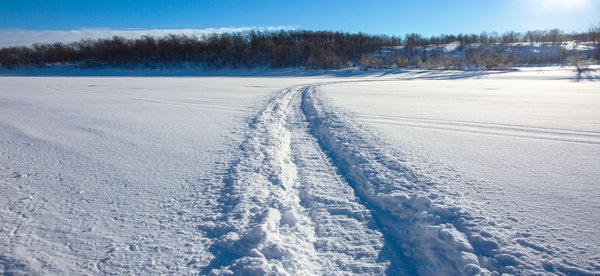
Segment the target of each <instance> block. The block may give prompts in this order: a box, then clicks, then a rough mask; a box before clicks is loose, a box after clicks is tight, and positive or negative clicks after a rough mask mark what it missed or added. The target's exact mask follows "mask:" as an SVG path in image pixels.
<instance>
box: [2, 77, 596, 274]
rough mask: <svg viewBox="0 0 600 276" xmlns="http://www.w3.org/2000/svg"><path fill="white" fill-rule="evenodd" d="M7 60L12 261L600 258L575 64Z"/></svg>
mask: <svg viewBox="0 0 600 276" xmlns="http://www.w3.org/2000/svg"><path fill="white" fill-rule="evenodd" d="M61 70H62V71H61ZM134 72H135V71H134ZM1 73H3V74H22V75H28V74H30V75H38V76H39V75H60V74H65V75H79V76H80V77H57V76H54V77H10V76H5V77H0V193H1V194H2V197H0V222H1V224H0V248H3V249H2V250H1V251H0V273H4V274H75V275H80V274H213V275H229V274H241V275H265V274H272V275H285V274H290V275H315V274H318V275H322V274H327V275H340V274H361V275H364V274H367V275H380V274H388V275H415V274H421V275H477V274H483V275H486V274H491V275H493V274H500V273H513V274H535V273H542V274H550V273H554V274H568V275H594V274H598V273H600V260H599V257H598V256H600V254H599V253H600V252H599V251H600V243H599V240H598V238H596V235H595V233H594V230H595V228H597V227H598V226H599V225H600V220H599V218H600V216H599V215H598V214H599V212H598V211H600V210H598V209H599V205H598V202H597V198H598V195H599V194H598V193H599V190H598V189H597V187H596V186H597V182H598V179H600V177H599V176H600V174H599V173H598V170H597V169H596V168H597V167H599V166H598V165H600V160H599V159H600V154H599V153H600V152H599V151H600V150H599V145H600V126H599V123H598V122H600V120H599V119H600V114H599V112H600V111H599V110H600V109H599V108H598V107H599V105H600V100H599V99H600V97H599V94H598V92H599V91H598V89H597V85H596V84H595V83H593V82H589V81H587V80H586V81H582V82H574V81H573V78H574V73H573V72H572V71H569V70H566V69H562V68H545V69H543V70H541V71H540V70H539V68H528V69H522V70H519V71H517V72H494V73H489V72H488V73H484V72H481V71H463V72H456V71H455V72H452V71H448V72H436V71H387V70H380V71H374V72H357V71H330V72H319V73H318V74H316V73H315V72H313V71H306V72H301V71H293V72H291V71H275V72H256V71H247V72H241V71H235V72H233V71H232V72H220V73H219V74H223V75H228V76H226V77H211V76H203V77H106V76H107V75H109V76H110V75H120V74H122V73H123V72H121V71H118V70H116V71H115V70H99V71H95V70H90V71H85V70H84V71H77V70H69V69H60V70H59V71H56V70H55V69H52V70H50V71H47V70H39V71H36V70H31V71H20V72H9V73H7V72H1ZM138 73H139V74H140V75H144V76H149V75H154V74H156V73H159V72H156V71H147V72H146V71H144V72H138ZM136 74H137V73H136ZM169 74H172V75H188V76H189V75H194V74H197V72H192V71H189V72H188V71H185V70H184V71H177V70H174V71H172V72H170V73H169ZM81 75H91V76H85V77H83V76H81ZM97 76H105V77H97ZM594 78H595V77H594V76H590V79H592V80H594Z"/></svg>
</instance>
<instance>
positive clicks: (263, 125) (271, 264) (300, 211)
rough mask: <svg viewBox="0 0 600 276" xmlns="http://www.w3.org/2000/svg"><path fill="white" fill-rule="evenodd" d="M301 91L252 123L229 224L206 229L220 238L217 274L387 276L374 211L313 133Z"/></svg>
mask: <svg viewBox="0 0 600 276" xmlns="http://www.w3.org/2000/svg"><path fill="white" fill-rule="evenodd" d="M302 91H304V87H292V88H288V89H286V90H284V91H283V92H282V93H281V94H280V95H278V96H276V97H275V98H274V99H273V100H272V101H271V102H269V103H268V104H267V107H266V108H265V109H264V110H263V111H262V112H261V113H260V114H259V115H258V116H257V117H256V118H254V119H252V120H251V123H250V127H249V129H248V132H247V137H246V140H245V141H244V142H243V143H242V146H241V148H240V158H239V160H236V161H234V162H233V164H232V166H231V167H230V168H229V170H228V175H227V176H226V177H225V178H224V182H225V185H226V188H225V190H224V191H223V193H222V196H223V198H222V199H221V204H222V208H223V209H222V210H221V212H220V213H221V214H222V217H221V218H220V219H219V220H217V221H215V222H207V223H205V224H204V225H203V226H201V228H204V231H206V232H208V233H213V235H214V236H215V241H214V244H213V246H212V248H211V251H212V252H213V253H214V254H215V259H214V260H213V262H212V264H211V265H209V266H208V267H207V268H210V269H211V271H210V272H211V273H215V274H229V273H234V274H271V273H276V274H277V273H289V274H294V275H298V274H300V275H314V274H328V273H334V274H335V273H360V274H383V273H384V272H385V270H386V269H387V267H388V265H389V261H388V260H387V259H386V258H385V257H382V256H380V251H381V249H382V247H383V245H384V242H383V238H382V235H381V233H379V231H378V230H377V229H376V226H375V223H374V222H373V220H372V219H371V216H370V214H369V211H368V210H367V209H365V208H364V207H363V206H362V205H360V204H358V203H357V202H356V200H357V198H356V197H355V196H354V194H353V191H352V189H350V187H349V186H348V185H347V184H346V183H345V182H344V180H343V179H342V178H341V177H340V176H339V175H337V173H336V169H335V167H333V166H332V165H331V163H330V161H329V160H328V158H327V156H326V155H325V154H324V153H323V152H322V151H321V149H320V148H319V144H318V142H317V140H316V139H315V137H312V136H311V135H310V134H309V132H308V128H307V121H306V120H305V119H304V115H303V113H302V111H301V110H300V101H301V93H302ZM373 228H375V229H373ZM205 272H208V271H205Z"/></svg>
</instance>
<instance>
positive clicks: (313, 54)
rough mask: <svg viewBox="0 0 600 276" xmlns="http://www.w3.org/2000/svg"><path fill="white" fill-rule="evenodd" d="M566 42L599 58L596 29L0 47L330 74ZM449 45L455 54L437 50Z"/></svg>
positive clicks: (35, 53)
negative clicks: (582, 44)
mask: <svg viewBox="0 0 600 276" xmlns="http://www.w3.org/2000/svg"><path fill="white" fill-rule="evenodd" d="M566 41H586V42H591V43H593V45H595V47H596V48H595V52H585V55H586V56H585V58H593V57H596V58H598V57H600V47H599V45H600V25H598V26H594V27H591V28H590V29H589V31H587V32H582V33H564V32H562V31H560V30H558V29H553V30H546V31H528V32H525V33H518V32H513V31H510V32H506V33H503V34H498V33H495V32H492V33H486V32H483V33H481V34H459V35H440V36H431V37H425V36H422V35H420V34H416V33H413V34H407V35H405V36H404V37H400V36H387V35H368V34H363V33H358V34H351V33H343V32H331V31H306V30H290V31H284V30H282V31H276V32H259V31H250V32H245V33H223V34H209V35H202V36H187V35H173V34H172V35H167V36H165V37H160V38H155V37H151V36H143V37H140V38H137V39H127V38H123V37H118V36H115V37H112V38H108V39H84V40H81V41H79V42H73V43H68V44H65V43H52V44H33V45H32V46H29V47H28V46H15V47H5V48H2V49H0V65H2V66H4V67H5V68H9V69H10V68H19V67H24V66H36V67H46V66H55V65H77V66H82V67H91V68H95V67H125V68H140V67H144V68H164V67H170V66H179V65H181V64H188V65H192V66H197V67H201V68H204V69H208V70H210V69H222V68H248V69H250V68H256V67H269V68H284V67H303V68H310V69H335V68H342V67H347V66H361V67H363V68H365V69H368V68H381V67H386V68H392V67H395V68H407V67H418V68H436V69H463V68H470V67H473V68H482V69H503V68H504V67H507V66H511V65H524V64H525V65H533V64H543V63H561V62H566V61H567V60H568V59H569V58H570V57H571V56H573V55H575V54H577V55H581V53H575V51H568V50H567V49H565V48H564V47H562V46H561V45H562V43H563V42H566ZM451 43H454V44H455V45H458V46H457V49H456V50H453V51H450V52H448V51H445V50H446V49H444V45H448V44H451ZM519 43H537V44H540V45H542V46H541V47H547V48H548V49H547V50H546V51H540V52H539V53H538V52H536V51H529V52H527V51H518V49H519V48H518V47H523V46H522V45H518V44H519Z"/></svg>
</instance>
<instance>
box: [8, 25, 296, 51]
mask: <svg viewBox="0 0 600 276" xmlns="http://www.w3.org/2000/svg"><path fill="white" fill-rule="evenodd" d="M294 29H298V26H266V27H228V28H206V29H146V30H142V29H125V30H115V29H77V30H47V31H36V30H27V29H0V47H7V46H30V45H31V44H33V43H54V42H63V43H69V42H74V41H79V40H81V39H85V38H93V39H98V38H110V37H113V36H122V37H126V38H138V37H141V36H144V35H149V36H154V37H162V36H165V35H168V34H185V35H203V34H210V33H230V32H248V31H251V30H257V31H277V30H294Z"/></svg>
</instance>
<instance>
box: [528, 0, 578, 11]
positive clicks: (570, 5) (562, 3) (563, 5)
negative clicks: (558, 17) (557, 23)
mask: <svg viewBox="0 0 600 276" xmlns="http://www.w3.org/2000/svg"><path fill="white" fill-rule="evenodd" d="M536 2H537V4H539V5H540V7H543V8H547V9H553V10H554V9H567V10H574V9H581V8H584V7H585V6H587V4H588V3H589V0H542V1H536Z"/></svg>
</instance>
